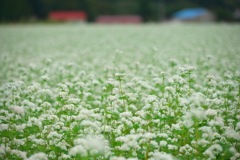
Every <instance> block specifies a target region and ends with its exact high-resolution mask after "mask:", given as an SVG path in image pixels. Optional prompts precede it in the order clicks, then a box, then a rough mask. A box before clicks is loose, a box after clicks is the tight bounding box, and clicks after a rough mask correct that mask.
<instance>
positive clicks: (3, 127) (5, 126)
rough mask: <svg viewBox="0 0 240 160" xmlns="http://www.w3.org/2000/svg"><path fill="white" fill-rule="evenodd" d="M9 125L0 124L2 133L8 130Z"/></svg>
mask: <svg viewBox="0 0 240 160" xmlns="http://www.w3.org/2000/svg"><path fill="white" fill-rule="evenodd" d="M7 129H8V124H0V131H3V130H7Z"/></svg>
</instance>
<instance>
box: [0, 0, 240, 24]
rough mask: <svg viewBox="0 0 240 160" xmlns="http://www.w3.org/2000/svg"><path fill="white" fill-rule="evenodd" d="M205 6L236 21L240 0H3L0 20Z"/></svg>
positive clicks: (146, 15)
mask: <svg viewBox="0 0 240 160" xmlns="http://www.w3.org/2000/svg"><path fill="white" fill-rule="evenodd" d="M190 7H205V8H207V9H209V10H211V11H212V12H214V13H215V14H216V16H217V20H224V21H233V20H234V17H233V12H234V11H235V10H237V8H240V1H239V0H67V1H66V0H0V21H19V20H28V19H30V18H31V17H36V18H37V19H43V20H44V19H46V18H47V15H48V13H49V12H50V11H52V10H84V11H85V12H87V14H88V20H89V21H94V20H95V18H96V16H98V15H127V14H138V15H141V16H142V17H143V19H144V20H145V21H159V20H163V19H166V18H170V16H171V14H172V13H173V12H175V11H178V10H180V9H183V8H190Z"/></svg>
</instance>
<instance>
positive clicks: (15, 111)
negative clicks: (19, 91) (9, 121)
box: [9, 106, 24, 115]
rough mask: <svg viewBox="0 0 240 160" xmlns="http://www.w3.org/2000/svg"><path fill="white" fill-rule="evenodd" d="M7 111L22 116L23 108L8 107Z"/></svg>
mask: <svg viewBox="0 0 240 160" xmlns="http://www.w3.org/2000/svg"><path fill="white" fill-rule="evenodd" d="M9 109H11V110H12V111H13V112H14V113H17V114H20V115H24V108H23V107H21V106H10V107H9Z"/></svg>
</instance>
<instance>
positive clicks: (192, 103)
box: [0, 24, 240, 160]
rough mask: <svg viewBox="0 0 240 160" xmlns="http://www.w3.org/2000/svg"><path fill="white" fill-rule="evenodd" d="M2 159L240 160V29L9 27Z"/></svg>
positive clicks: (1, 106)
mask: <svg viewBox="0 0 240 160" xmlns="http://www.w3.org/2000/svg"><path fill="white" fill-rule="evenodd" d="M0 73H1V74H0V159H3V160H22V159H24V160H47V159H49V160H65V159H69V160H80V159H81V160H175V159H177V160H181V159H185V160H193V159H195V160H212V159H219V160H228V159H230V160H237V159H238V160H239V159H240V94H239V93H240V85H239V84H240V25H238V24H206V25H194V24H188V25H181V24H174V25H173V24H172V25H170V24H162V25H156V24H148V25H126V26H120V25H110V26H104V25H94V24H88V25H87V24H83V25H75V24H65V25H59V24H54V25H44V24H37V25H36V24H32V25H1V26H0Z"/></svg>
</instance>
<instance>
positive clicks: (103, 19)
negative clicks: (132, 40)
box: [96, 15, 142, 23]
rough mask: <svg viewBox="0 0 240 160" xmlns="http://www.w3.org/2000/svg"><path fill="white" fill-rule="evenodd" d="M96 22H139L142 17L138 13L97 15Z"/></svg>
mask: <svg viewBox="0 0 240 160" xmlns="http://www.w3.org/2000/svg"><path fill="white" fill-rule="evenodd" d="M96 22H98V23H141V22H142V18H141V17H140V16H138V15H123V16H98V17H97V20H96Z"/></svg>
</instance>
